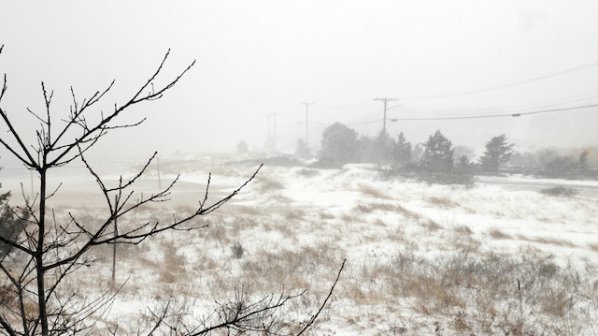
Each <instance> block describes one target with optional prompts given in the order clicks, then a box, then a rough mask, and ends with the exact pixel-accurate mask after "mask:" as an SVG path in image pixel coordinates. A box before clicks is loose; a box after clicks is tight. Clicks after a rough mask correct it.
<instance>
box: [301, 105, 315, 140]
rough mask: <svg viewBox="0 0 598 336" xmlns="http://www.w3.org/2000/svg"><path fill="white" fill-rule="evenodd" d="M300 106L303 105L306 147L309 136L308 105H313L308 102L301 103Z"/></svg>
mask: <svg viewBox="0 0 598 336" xmlns="http://www.w3.org/2000/svg"><path fill="white" fill-rule="evenodd" d="M301 104H303V105H305V145H306V146H307V145H308V142H307V141H308V140H307V139H308V135H309V133H308V132H309V105H313V104H314V103H310V102H302V103H301Z"/></svg>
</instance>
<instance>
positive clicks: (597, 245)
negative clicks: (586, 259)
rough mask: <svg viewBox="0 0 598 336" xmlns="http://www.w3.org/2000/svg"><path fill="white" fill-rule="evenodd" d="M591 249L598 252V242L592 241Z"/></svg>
mask: <svg viewBox="0 0 598 336" xmlns="http://www.w3.org/2000/svg"><path fill="white" fill-rule="evenodd" d="M589 246H590V249H591V250H592V251H594V252H598V243H590V244H589Z"/></svg>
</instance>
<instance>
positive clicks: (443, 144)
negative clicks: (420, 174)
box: [421, 130, 453, 172]
mask: <svg viewBox="0 0 598 336" xmlns="http://www.w3.org/2000/svg"><path fill="white" fill-rule="evenodd" d="M424 148H425V149H424V154H423V156H422V162H421V164H422V168H424V169H426V170H428V171H432V172H450V171H452V169H453V144H452V142H451V141H450V140H449V139H447V138H446V137H445V136H444V135H443V134H442V133H441V132H440V130H437V131H436V133H434V134H433V135H430V136H429V137H428V141H426V143H425V144H424Z"/></svg>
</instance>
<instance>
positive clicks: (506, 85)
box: [400, 61, 598, 99]
mask: <svg viewBox="0 0 598 336" xmlns="http://www.w3.org/2000/svg"><path fill="white" fill-rule="evenodd" d="M597 65H598V61H594V62H592V63H588V64H584V65H580V66H576V67H573V68H569V69H566V70H561V71H557V72H553V73H550V74H546V75H541V76H536V77H531V78H527V79H524V80H519V81H514V82H510V83H504V84H499V85H496V86H490V87H486V88H482V89H477V90H468V91H461V92H454V93H448V94H442V95H431V96H411V97H400V99H439V98H449V97H460V96H468V95H473V94H478V93H484V92H489V91H496V90H502V89H506V88H510V87H513V86H519V85H523V84H527V83H531V82H536V81H539V80H544V79H548V78H552V77H557V76H562V75H565V74H568V73H570V72H575V71H579V70H583V69H587V68H591V67H595V66H597Z"/></svg>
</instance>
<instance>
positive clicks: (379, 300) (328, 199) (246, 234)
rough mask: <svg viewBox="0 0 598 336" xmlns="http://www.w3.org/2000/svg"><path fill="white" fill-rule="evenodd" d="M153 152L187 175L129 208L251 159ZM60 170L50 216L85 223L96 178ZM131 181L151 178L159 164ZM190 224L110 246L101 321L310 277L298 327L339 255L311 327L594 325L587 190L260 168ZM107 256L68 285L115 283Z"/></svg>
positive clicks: (591, 213)
mask: <svg viewBox="0 0 598 336" xmlns="http://www.w3.org/2000/svg"><path fill="white" fill-rule="evenodd" d="M163 161H164V163H163V166H162V168H161V170H162V180H163V181H166V180H168V179H169V178H173V177H174V176H175V175H176V174H177V173H181V174H182V175H181V188H180V189H177V191H175V193H174V194H173V196H172V203H170V204H159V205H155V206H151V207H146V208H144V211H143V212H142V213H139V214H137V215H136V216H135V217H134V218H130V219H129V220H130V221H135V220H137V221H140V220H148V219H150V220H168V219H169V218H172V216H183V215H184V214H185V213H189V212H191V211H193V208H192V207H193V206H194V205H195V204H196V201H197V200H199V199H201V198H203V187H204V186H205V182H206V180H207V174H208V172H212V173H213V175H212V180H211V181H212V191H211V192H210V199H211V200H213V201H215V200H216V199H217V198H218V197H222V196H224V195H225V194H226V193H227V192H230V191H232V190H234V189H235V188H236V187H237V186H239V185H240V184H242V183H243V182H244V181H245V179H246V178H248V177H249V176H251V174H252V173H253V171H255V169H256V168H257V166H256V165H251V164H226V163H223V162H220V161H221V160H218V159H210V160H185V161H182V160H181V161H166V160H163ZM108 175H109V174H108ZM108 177H110V176H108ZM112 177H114V176H112ZM64 182H65V189H64V191H63V193H62V196H61V195H58V196H57V198H56V200H54V201H53V202H55V203H54V206H55V207H56V209H57V213H58V214H59V215H58V216H60V215H66V214H65V212H66V211H73V212H74V213H75V214H78V215H81V216H86V217H85V218H86V220H87V221H88V223H89V225H92V224H93V222H94V221H95V220H96V217H98V216H99V215H100V214H101V213H102V211H103V209H102V204H101V202H100V201H97V200H94V201H90V200H93V198H86V197H87V196H89V197H92V196H91V195H93V193H94V191H93V190H94V189H93V184H90V185H89V186H87V184H86V186H85V187H82V186H78V187H77V189H76V190H74V189H70V190H69V189H68V186H67V185H68V181H64ZM511 182H512V183H517V180H515V179H513V181H511ZM544 182H546V183H550V181H544ZM544 182H543V183H544ZM9 185H10V181H9ZM574 187H575V186H574ZM140 188H141V189H138V190H141V191H145V192H151V191H152V190H154V189H156V190H157V187H156V174H155V171H150V172H149V174H148V177H147V178H146V179H145V180H143V181H142V185H141V186H140ZM4 189H6V184H5V186H4ZM25 189H26V188H25ZM76 192H77V193H80V194H76V195H75V196H73V193H76ZM82 199H85V201H84V202H81V200H82ZM77 200H79V201H80V203H78V204H77V206H76V207H73V206H72V204H73V203H72V202H75V203H76V201H77ZM69 204H71V206H69ZM120 225H127V222H126V221H124V223H120ZM191 225H192V226H205V227H204V228H201V229H198V230H193V231H177V232H172V233H168V234H165V235H162V236H158V237H155V238H151V239H150V240H148V241H146V242H144V243H143V244H141V245H127V246H118V257H117V264H116V269H117V272H116V282H117V286H121V285H122V287H120V292H119V293H118V295H117V296H116V298H115V300H114V302H113V303H112V305H111V309H110V310H108V311H106V312H104V314H103V315H102V316H98V318H99V319H100V320H102V321H111V322H110V323H115V324H118V327H119V330H121V331H123V332H124V331H127V332H133V331H135V330H136V329H135V328H136V327H137V326H139V325H142V324H143V322H144V321H147V320H151V319H152V314H151V311H152V310H157V309H159V308H160V307H163V306H164V305H165V304H166V303H167V302H170V304H171V306H173V307H174V306H176V307H177V309H178V310H177V312H179V313H180V316H181V317H180V318H183V319H186V320H187V321H190V320H191V321H192V320H196V321H205V323H207V324H209V323H213V322H215V321H217V319H218V316H215V315H213V314H212V313H213V311H214V310H215V309H218V307H219V305H222V303H223V302H227V300H232V299H235V298H239V297H240V296H242V297H244V298H245V299H247V300H248V301H251V300H259V299H260V298H262V297H264V296H266V295H269V294H274V295H280V293H282V292H284V293H299V292H301V291H302V290H307V291H306V292H305V293H304V294H303V295H302V296H300V297H298V298H297V299H295V300H292V301H290V302H289V303H288V304H287V305H286V306H285V308H284V310H282V311H281V312H280V318H281V319H283V320H284V321H286V323H288V325H297V324H300V323H301V322H303V321H305V320H307V319H309V317H310V316H311V315H312V314H313V313H314V312H315V310H316V309H317V307H318V305H319V304H320V303H321V302H322V300H323V299H324V298H325V297H326V295H327V294H328V291H329V289H330V286H331V285H332V283H333V281H334V278H335V276H336V274H337V272H338V269H339V267H340V265H341V263H342V261H343V259H344V258H346V259H347V264H346V267H345V269H344V271H343V273H342V275H341V278H340V281H339V283H338V286H337V288H336V291H335V292H334V294H333V296H332V299H331V301H330V302H329V304H328V306H327V307H326V309H325V310H324V311H323V313H322V314H321V315H320V318H319V320H318V322H317V323H316V325H315V327H314V328H313V329H312V330H311V333H313V334H314V335H598V198H597V197H595V196H592V195H591V193H590V194H579V195H575V196H570V197H558V196H549V195H545V194H542V193H540V192H538V191H534V190H513V188H510V187H509V188H507V187H504V186H497V185H494V184H490V182H488V181H478V182H477V183H476V184H475V185H474V186H473V187H465V186H458V185H456V186H450V185H428V184H426V183H423V182H417V181H412V180H405V179H402V178H399V177H396V178H385V177H382V174H380V173H379V172H378V170H377V168H376V166H373V165H347V166H345V167H343V168H342V169H311V168H303V167H272V166H265V167H263V168H262V170H261V171H260V173H259V174H258V176H257V178H256V179H255V180H254V181H252V182H251V183H250V184H249V185H248V186H247V187H246V188H245V189H244V190H243V191H242V192H241V193H240V194H239V195H238V196H237V197H236V198H234V199H233V200H232V201H231V202H229V203H228V204H226V205H225V206H224V207H222V208H221V209H220V210H218V211H217V212H215V213H213V214H211V215H209V216H206V217H203V218H201V219H199V220H196V221H194V222H193V223H192V224H191ZM111 256H112V251H111V250H110V249H107V248H106V249H104V248H102V249H96V250H93V251H92V252H91V254H90V257H91V258H95V259H97V260H98V262H97V264H96V266H95V267H93V268H90V269H88V270H81V271H80V273H78V274H77V275H75V276H74V277H72V278H71V280H70V281H69V283H68V286H65V288H64V289H63V290H65V291H66V292H68V291H73V290H75V292H76V293H77V294H78V295H81V296H82V297H84V296H85V295H84V293H90V294H91V295H100V293H109V292H110V291H111V282H110V278H111V275H110V274H111V266H112V260H111ZM67 287H68V288H67ZM211 314H212V315H211ZM280 327H281V328H282V329H283V330H284V328H291V329H286V330H290V331H292V327H288V326H287V325H285V324H281V326H280Z"/></svg>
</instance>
